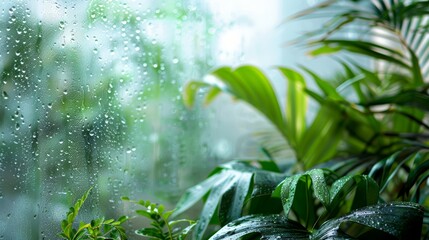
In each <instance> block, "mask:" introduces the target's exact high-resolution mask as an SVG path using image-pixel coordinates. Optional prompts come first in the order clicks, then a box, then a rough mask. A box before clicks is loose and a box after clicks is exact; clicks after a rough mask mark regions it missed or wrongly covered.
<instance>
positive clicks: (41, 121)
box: [0, 0, 213, 239]
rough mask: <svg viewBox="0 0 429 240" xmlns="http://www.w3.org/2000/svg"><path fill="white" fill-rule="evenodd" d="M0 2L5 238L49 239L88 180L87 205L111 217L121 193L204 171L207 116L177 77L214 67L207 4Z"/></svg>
mask: <svg viewBox="0 0 429 240" xmlns="http://www.w3.org/2000/svg"><path fill="white" fill-rule="evenodd" d="M1 5H2V9H3V12H2V14H1V20H0V25H1V27H0V29H1V30H0V31H1V36H0V45H1V49H2V50H1V52H0V55H1V60H0V68H1V83H0V90H1V94H2V98H1V100H0V105H1V107H0V132H1V137H0V140H1V146H0V179H1V180H0V209H2V211H1V217H0V219H1V221H0V236H1V238H2V239H12V238H15V239H31V238H32V239H41V238H46V239H55V238H56V237H55V234H56V232H57V231H52V230H50V229H51V228H54V226H55V228H56V227H57V226H56V224H57V222H58V219H60V218H61V217H63V216H62V214H63V213H64V209H67V206H68V204H69V203H70V202H71V201H73V200H74V199H75V196H79V195H81V194H82V193H83V192H84V191H86V190H87V189H88V188H89V187H90V186H96V188H95V190H96V191H94V193H95V194H94V195H96V196H93V197H92V198H93V200H92V201H91V204H92V207H91V209H92V210H88V211H94V212H93V213H91V214H106V215H112V214H113V215H115V214H119V213H116V212H122V211H124V209H122V208H123V206H122V205H123V204H122V203H121V202H120V196H122V195H125V194H128V195H138V197H141V195H146V196H147V197H148V196H149V198H154V197H155V196H158V197H160V196H161V197H164V199H166V201H167V200H168V199H170V200H171V199H175V198H177V196H178V195H179V194H180V193H181V190H182V189H183V188H185V187H187V186H189V185H190V184H192V183H193V181H195V180H194V179H198V178H202V177H204V176H205V173H206V172H205V171H200V169H201V168H204V169H205V168H206V166H207V165H210V163H206V162H203V161H199V159H201V156H202V154H204V155H206V154H207V151H208V149H206V152H205V151H202V150H201V148H203V147H202V146H201V145H202V144H201V142H204V140H201V138H200V136H201V132H202V129H203V127H204V125H205V124H206V120H205V119H206V117H205V116H204V115H202V114H200V113H199V112H198V111H192V112H190V111H184V107H183V104H182V102H181V99H180V90H181V85H182V84H183V82H184V80H187V79H188V78H190V77H198V76H200V75H202V74H203V73H204V72H206V71H208V69H209V68H210V64H211V60H210V55H211V51H212V47H211V46H212V41H213V35H212V34H210V33H209V32H208V29H210V27H211V26H212V25H213V21H212V19H211V15H210V12H208V10H207V8H206V7H205V6H203V5H202V4H199V3H198V2H195V3H193V4H188V3H184V1H183V3H182V2H177V1H162V3H161V2H157V1H144V3H136V2H132V3H126V2H124V1H98V0H94V1H89V2H87V1H76V2H74V1H71V2H70V1H69V2H67V1H58V2H54V1H42V2H40V1H36V2H32V1H27V2H23V1H16V2H14V1H9V2H2V4H1ZM142 5H144V6H142ZM142 9H143V10H144V11H142ZM184 43H188V44H184ZM185 133H186V134H185ZM195 149H199V150H198V151H195ZM191 165H192V168H191V167H189V166H191ZM88 214H89V213H88ZM13 226H19V227H17V228H18V229H21V230H20V231H19V232H17V230H18V229H15V230H13V231H11V229H13V228H15V227H13Z"/></svg>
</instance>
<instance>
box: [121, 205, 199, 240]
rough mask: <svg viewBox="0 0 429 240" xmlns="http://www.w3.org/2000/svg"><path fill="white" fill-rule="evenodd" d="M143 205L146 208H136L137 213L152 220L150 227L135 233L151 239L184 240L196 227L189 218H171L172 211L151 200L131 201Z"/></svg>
mask: <svg viewBox="0 0 429 240" xmlns="http://www.w3.org/2000/svg"><path fill="white" fill-rule="evenodd" d="M122 200H124V201H131V200H130V199H129V198H127V197H122ZM131 202H133V203H135V204H138V205H140V206H142V207H143V208H144V209H139V210H136V213H137V214H138V215H140V216H143V217H145V218H147V219H149V220H151V226H152V227H149V228H142V229H139V230H136V231H135V233H136V234H137V235H140V236H144V237H147V238H149V239H160V240H183V239H186V237H187V236H188V234H189V233H190V232H191V231H192V229H193V228H194V227H195V222H194V221H192V220H188V219H180V220H170V217H171V215H172V214H173V213H174V210H172V211H165V207H164V206H163V205H159V204H155V203H151V202H150V201H143V200H140V201H131ZM183 225H185V226H184V227H183Z"/></svg>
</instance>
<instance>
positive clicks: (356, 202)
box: [142, 0, 429, 240]
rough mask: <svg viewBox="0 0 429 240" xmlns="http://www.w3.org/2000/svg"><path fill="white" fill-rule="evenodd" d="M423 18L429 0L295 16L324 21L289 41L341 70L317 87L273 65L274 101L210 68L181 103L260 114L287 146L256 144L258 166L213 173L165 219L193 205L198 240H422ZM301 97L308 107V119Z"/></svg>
mask: <svg viewBox="0 0 429 240" xmlns="http://www.w3.org/2000/svg"><path fill="white" fill-rule="evenodd" d="M428 15H429V2H427V1H415V0H410V1H401V0H372V1H358V0H354V1H352V0H344V1H337V0H328V1H325V2H322V3H320V4H318V5H316V6H314V7H311V8H309V9H306V10H304V11H303V12H300V13H298V14H296V15H295V16H293V17H292V19H303V18H312V17H325V19H326V18H327V19H328V20H327V22H326V24H325V25H324V26H323V29H321V30H317V31H313V32H310V33H308V34H305V35H304V36H303V37H302V38H300V39H298V41H297V42H300V43H302V42H305V43H304V46H305V47H307V48H308V49H310V51H309V54H310V55H312V56H314V57H317V56H321V55H332V56H333V57H334V59H336V61H337V62H338V65H339V66H340V70H339V71H338V73H337V74H336V75H335V77H334V78H333V79H327V78H326V77H322V76H320V75H318V74H317V73H315V72H314V71H312V70H310V69H308V68H307V67H305V66H300V67H298V68H296V69H293V68H285V67H279V68H278V70H279V72H280V73H281V75H282V76H283V77H284V78H285V79H286V80H287V92H286V99H285V100H282V99H280V98H279V97H278V96H277V94H278V93H277V92H276V91H275V87H274V86H273V85H272V83H271V81H270V80H269V78H268V77H267V76H266V75H265V74H264V73H263V72H262V71H261V70H260V69H258V68H257V67H255V66H241V67H238V68H231V67H222V68H219V69H216V70H214V71H213V72H211V75H213V76H215V77H216V79H217V81H191V82H189V83H188V84H187V85H186V86H185V88H184V100H185V104H186V105H188V106H192V105H194V103H195V101H196V100H197V99H198V96H200V95H201V94H199V93H200V92H201V91H202V92H203V93H204V94H203V95H204V98H205V99H204V101H205V103H207V104H208V103H210V102H212V101H213V100H214V99H215V98H216V97H217V96H218V95H219V94H220V93H226V94H229V95H231V96H232V97H234V98H235V99H238V100H240V101H243V102H245V103H247V104H249V105H250V106H252V107H253V108H254V109H256V110H257V111H259V112H260V113H261V114H262V115H263V116H265V117H266V119H267V120H268V122H270V123H271V124H272V126H273V128H274V129H276V131H277V132H278V133H280V135H281V136H282V137H283V138H284V140H285V141H286V142H287V146H285V145H284V144H283V142H276V141H266V142H265V143H261V144H263V147H264V148H263V149H264V151H265V153H266V155H267V157H268V160H254V159H251V160H236V161H232V162H229V163H226V164H223V165H221V166H219V167H218V168H216V169H215V170H214V171H213V172H212V173H211V174H210V176H209V177H208V178H207V179H206V180H204V181H203V182H201V183H200V184H198V185H196V186H194V187H192V188H190V189H188V190H187V191H186V192H185V194H184V195H183V196H182V198H181V200H179V202H178V204H177V206H176V211H175V213H174V214H172V216H173V217H176V216H177V215H179V214H181V213H183V212H185V211H186V210H187V209H189V208H190V207H192V206H194V205H195V204H196V203H197V202H198V201H199V200H201V199H202V200H203V201H204V206H203V208H202V210H201V213H200V217H199V220H198V221H197V222H196V224H195V228H194V231H193V233H192V238H193V239H198V240H199V239H204V238H209V237H210V239H378V238H386V239H420V238H422V239H427V238H428V236H429V231H428V226H427V224H428V223H429V215H428V214H427V209H428V207H429V202H428V199H429V198H428V197H429V188H428V186H427V179H428V176H429V155H428V149H429V145H428V141H427V140H428V138H429V135H428V129H429V125H428V124H427V123H426V121H427V119H428V111H429V107H428V106H429V94H428V89H429V88H428V86H429V85H428V83H427V82H426V80H427V77H428V75H429V50H428V48H427V46H428V44H429V40H428V39H429V38H428V37H427V30H428V27H427V23H426V22H427V19H428ZM350 31H351V32H354V33H357V35H356V36H349V35H347V34H346V33H349V32H350ZM340 52H344V53H346V54H345V55H343V54H339V53H340ZM360 59H364V61H360ZM362 62H366V63H367V62H370V63H371V64H370V65H369V66H367V65H365V64H362ZM310 81H313V82H314V83H315V86H316V88H310V87H309V85H310V84H308V83H309V82H310ZM281 101H284V102H285V104H284V106H285V109H282V107H281V106H282V104H280V102H281ZM310 101H313V102H315V103H317V104H318V105H319V108H318V110H317V111H316V114H315V117H314V118H313V119H309V117H308V116H309V115H308V113H309V108H308V103H309V102H310ZM273 138H274V137H273ZM282 144H283V145H282ZM279 145H280V146H279ZM285 148H290V149H292V150H293V152H294V155H295V157H296V162H295V164H293V165H292V166H286V167H284V166H281V164H279V161H280V160H281V157H279V155H278V154H276V153H277V152H278V151H279V149H285ZM273 156H276V157H273ZM142 204H143V205H144V206H146V207H147V206H150V205H147V204H146V203H143V202H142ZM150 209H152V208H150ZM161 212H162V211H161ZM160 214H162V213H160ZM144 215H146V216H147V217H150V216H152V215H151V214H150V213H148V212H145V213H144ZM168 216H170V215H168ZM152 220H153V226H158V225H159V223H158V221H162V222H163V223H165V222H166V220H165V219H162V217H161V218H153V217H152ZM157 224H158V225H157ZM159 226H160V227H162V226H161V225H159ZM191 226H193V225H191ZM157 229H158V230H157V231H158V233H159V234H160V235H159V236H164V233H163V231H161V228H157ZM154 231H155V230H154ZM157 239H162V238H157Z"/></svg>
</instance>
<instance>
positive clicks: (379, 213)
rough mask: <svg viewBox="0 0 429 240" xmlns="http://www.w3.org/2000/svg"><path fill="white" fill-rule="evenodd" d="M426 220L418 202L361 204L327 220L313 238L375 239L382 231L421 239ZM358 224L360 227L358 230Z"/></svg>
mask: <svg viewBox="0 0 429 240" xmlns="http://www.w3.org/2000/svg"><path fill="white" fill-rule="evenodd" d="M422 222H423V209H422V207H420V205H418V204H412V203H388V204H380V205H375V206H369V207H364V208H360V209H358V210H356V211H353V212H352V213H350V214H348V215H346V216H343V217H340V218H338V219H333V220H329V221H327V222H326V223H324V224H323V225H322V226H321V227H320V229H318V230H317V231H316V232H314V233H313V234H312V238H311V239H341V238H350V237H354V238H358V237H360V238H361V239H375V237H376V236H380V234H379V232H380V231H381V232H383V233H385V234H386V236H390V237H395V238H397V239H410V240H414V239H415V240H417V239H420V234H421V229H422ZM364 227H366V228H364ZM356 228H358V229H359V230H358V231H356ZM368 230H372V231H368ZM374 230H377V231H374ZM346 233H348V234H350V235H347V234H346Z"/></svg>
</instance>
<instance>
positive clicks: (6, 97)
mask: <svg viewBox="0 0 429 240" xmlns="http://www.w3.org/2000/svg"><path fill="white" fill-rule="evenodd" d="M3 98H4V99H8V98H9V95H7V92H6V91H3Z"/></svg>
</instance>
